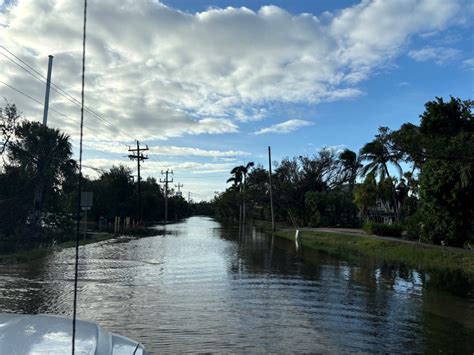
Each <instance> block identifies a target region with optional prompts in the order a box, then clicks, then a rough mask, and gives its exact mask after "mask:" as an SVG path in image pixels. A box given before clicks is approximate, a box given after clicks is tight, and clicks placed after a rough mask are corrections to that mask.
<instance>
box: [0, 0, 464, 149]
mask: <svg viewBox="0 0 474 355" xmlns="http://www.w3.org/2000/svg"><path fill="white" fill-rule="evenodd" d="M2 3H3V4H4V5H5V4H8V6H3V8H2V9H1V11H0V44H1V45H3V46H5V47H6V48H8V49H9V50H11V51H12V52H13V53H15V54H16V55H18V56H19V57H20V58H22V59H24V60H25V61H27V62H28V63H29V64H31V65H32V66H33V67H35V68H38V69H39V70H40V71H41V72H42V73H45V72H46V67H47V57H48V55H49V54H53V55H54V64H53V82H55V83H56V84H58V85H60V86H61V87H62V88H64V89H66V90H67V92H69V93H70V94H71V95H72V96H74V97H75V98H79V97H80V75H81V54H82V52H81V49H82V11H83V9H82V2H80V1H75V0H35V1H30V0H17V1H14V2H11V3H10V2H3V1H1V0H0V4H2ZM466 4H469V1H467V0H450V1H445V0H404V1H382V0H362V1H361V2H360V3H358V4H356V5H353V6H350V7H347V8H344V9H341V10H339V11H334V12H332V13H324V14H322V15H321V16H315V15H313V14H308V13H304V14H292V13H290V12H288V11H286V10H285V9H282V8H280V7H277V6H263V7H261V8H260V9H258V10H256V11H253V10H250V9H248V8H245V7H241V8H234V7H227V8H210V9H208V10H206V11H202V12H197V13H189V12H183V11H179V10H177V9H174V8H171V7H168V6H166V5H164V4H163V3H161V2H160V1H158V0H153V1H148V0H136V1H131V0H126V1H120V2H117V1H116V0H90V1H89V6H88V33H87V36H88V37H87V58H86V105H87V106H88V107H90V108H93V110H94V111H95V112H97V113H99V114H100V117H102V118H104V119H105V120H106V121H107V123H105V122H104V120H103V119H99V118H98V117H97V116H96V115H94V114H92V113H90V112H89V111H86V113H85V125H86V127H85V138H86V139H87V140H88V141H90V142H95V143H98V142H103V141H112V140H114V141H116V142H117V144H119V145H123V144H126V143H130V142H133V139H140V140H142V141H145V142H146V141H148V142H151V141H163V142H164V141H167V140H168V141H170V140H171V141H172V139H173V138H176V137H186V136H190V135H192V136H196V135H207V134H214V135H226V134H232V133H238V132H239V129H240V127H241V126H244V125H252V124H255V123H253V122H254V121H264V120H266V119H268V118H269V117H272V116H273V115H274V113H275V111H277V110H278V108H281V107H285V105H293V104H297V105H298V104H302V105H316V104H318V103H321V102H329V101H338V100H347V99H351V98H354V97H358V96H360V95H362V94H364V91H363V90H362V89H361V85H362V83H363V82H364V81H366V80H368V79H369V78H370V77H371V75H373V74H374V73H375V72H377V71H378V70H380V69H381V68H382V69H383V68H386V67H387V66H390V65H391V64H393V60H394V59H395V58H397V57H398V56H401V55H405V54H406V53H408V51H409V48H408V47H409V45H410V44H411V43H412V42H411V39H412V38H417V37H419V39H420V41H429V40H430V38H431V39H432V38H433V37H432V36H431V37H430V36H429V35H428V34H430V33H439V32H442V31H443V30H445V29H446V28H447V27H449V26H456V24H458V23H463V22H464V24H465V23H467V21H466V17H468V14H467V13H466V10H465V9H466ZM0 7H1V6H0ZM422 36H424V38H422ZM422 46H423V45H422ZM422 49H423V47H422ZM0 54H4V55H6V56H7V57H9V58H10V59H14V58H13V57H11V55H9V54H8V53H7V52H6V51H5V50H3V49H1V48H0ZM428 54H429V53H428ZM411 55H412V56H415V57H416V56H418V58H421V54H420V53H418V54H417V53H416V52H412V54H411ZM426 55H427V54H426V53H425V56H426ZM432 56H434V57H433V58H432V60H435V61H438V62H441V63H442V62H443V61H442V59H440V58H441V57H440V56H439V54H437V52H435V54H433V55H432ZM0 65H1V67H2V71H1V72H0V80H1V81H3V82H5V83H7V84H9V85H12V86H14V87H16V88H18V89H19V90H21V91H24V92H25V93H27V94H28V95H30V96H32V97H34V98H36V99H38V101H40V102H42V101H43V98H44V82H43V81H41V80H36V79H35V78H33V77H32V76H30V75H29V74H28V73H27V72H25V71H23V70H22V69H21V68H19V67H18V66H15V64H13V63H12V62H10V61H9V60H8V59H7V58H5V56H3V55H0ZM466 66H468V63H466ZM0 96H5V97H7V98H9V99H10V100H11V101H13V102H15V103H16V104H17V106H18V107H19V108H20V110H21V111H22V112H23V114H24V115H25V116H26V118H28V119H36V120H41V117H42V105H41V104H38V103H37V102H34V101H31V100H30V99H28V98H26V97H24V96H22V95H21V94H19V93H16V92H13V91H12V90H10V89H9V88H7V87H5V86H4V85H2V84H0ZM50 107H51V111H50V115H49V124H50V126H53V127H59V128H61V129H63V130H65V131H66V132H67V133H69V134H70V135H71V136H72V138H73V139H74V140H77V138H78V134H79V132H78V122H79V119H80V109H79V107H78V105H77V104H74V103H72V102H71V100H69V99H67V98H65V97H63V96H61V95H60V94H58V93H57V92H56V91H54V90H53V91H52V92H51V103H50ZM292 121H293V123H291V122H292ZM289 122H290V123H288V122H284V123H281V124H278V125H275V126H272V127H267V128H264V129H262V130H260V131H259V132H257V133H259V134H262V133H265V132H274V131H275V132H276V131H278V132H287V131H291V130H294V129H297V128H298V127H301V122H299V123H295V122H294V120H290V121H289ZM263 125H264V124H263ZM265 130H267V131H265ZM262 131H265V132H262ZM177 148H179V147H174V148H171V150H169V151H168V153H167V154H169V155H173V154H176V155H178V154H183V155H190V156H200V157H206V155H205V154H209V156H208V157H209V158H210V157H216V156H217V157H221V158H226V156H223V155H220V154H227V152H223V153H222V152H221V153H218V154H214V155H212V154H211V153H209V152H203V151H199V150H197V151H193V150H182V149H181V150H179V149H177ZM97 149H98V148H97ZM173 149H174V151H173ZM191 149H192V148H191ZM114 154H118V153H114ZM242 155H243V154H242Z"/></svg>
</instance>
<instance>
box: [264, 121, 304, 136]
mask: <svg viewBox="0 0 474 355" xmlns="http://www.w3.org/2000/svg"><path fill="white" fill-rule="evenodd" d="M312 124H313V122H311V121H305V120H288V121H285V122H281V123H277V124H274V125H272V126H270V127H266V128H262V129H261V130H259V131H257V132H255V134H264V133H278V134H286V133H291V132H294V131H296V130H297V129H299V128H301V127H305V126H311V125H312Z"/></svg>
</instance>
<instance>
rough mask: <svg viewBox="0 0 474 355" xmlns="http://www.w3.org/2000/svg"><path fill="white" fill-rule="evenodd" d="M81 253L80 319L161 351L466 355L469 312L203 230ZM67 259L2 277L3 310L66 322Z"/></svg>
mask: <svg viewBox="0 0 474 355" xmlns="http://www.w3.org/2000/svg"><path fill="white" fill-rule="evenodd" d="M156 229H157V234H159V235H157V236H155V237H147V238H141V239H136V238H122V239H119V240H115V241H105V242H102V243H98V244H94V245H88V246H86V247H84V248H81V266H80V283H79V284H80V290H79V305H80V308H79V310H78V314H79V316H80V317H82V318H84V319H92V320H96V321H98V322H99V323H100V324H101V325H103V326H105V327H106V328H108V329H110V330H112V331H115V332H118V333H121V334H124V335H126V336H129V337H131V338H135V339H137V340H139V341H141V342H143V343H144V344H145V345H146V346H147V348H148V349H149V350H151V352H152V353H154V352H158V351H164V352H176V351H194V352H212V351H214V352H223V351H226V352H229V351H231V352H246V351H252V352H256V351H265V352H269V351H273V352H287V351H312V352H341V351H342V352H345V351H362V352H367V351H377V352H405V351H413V352H432V351H439V350H442V351H449V352H451V351H452V350H456V351H460V352H472V351H473V350H474V349H473V346H472V345H471V344H470V342H471V339H474V324H473V319H474V302H473V299H472V298H460V297H455V296H452V295H449V294H446V293H441V292H439V291H437V290H436V289H434V288H430V287H427V286H426V285H427V283H428V279H429V278H427V276H426V275H423V274H418V273H417V272H416V271H415V270H411V269H407V268H399V267H398V268H397V267H393V266H389V265H377V264H374V263H371V262H369V261H368V262H367V263H363V264H353V263H347V262H345V261H342V260H338V259H335V258H332V257H330V256H328V255H326V254H323V253H318V252H316V251H314V250H308V249H305V248H302V247H301V246H299V247H298V249H297V248H296V245H295V243H294V242H291V241H287V240H283V239H280V238H275V237H272V236H267V235H264V234H262V233H259V232H257V231H256V230H254V229H250V230H248V231H247V230H246V233H244V234H243V235H242V236H240V237H239V233H238V228H234V227H232V226H222V225H221V224H219V223H217V222H216V221H214V220H212V219H209V218H201V217H194V218H190V219H188V220H186V221H184V222H181V223H177V224H173V225H168V226H166V227H164V226H157V227H156ZM72 272H73V250H72V249H68V250H63V251H61V252H57V253H54V254H53V255H50V256H49V257H47V258H45V259H42V260H40V261H36V262H34V263H31V264H27V265H2V266H1V267H0V292H1V299H0V308H1V310H2V311H9V312H22V313H23V312H24V313H36V312H45V313H59V314H71V312H72V310H71V304H72Z"/></svg>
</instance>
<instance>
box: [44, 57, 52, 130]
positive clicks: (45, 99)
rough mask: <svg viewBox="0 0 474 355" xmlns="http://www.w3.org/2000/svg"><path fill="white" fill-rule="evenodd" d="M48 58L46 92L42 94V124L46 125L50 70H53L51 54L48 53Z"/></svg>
mask: <svg viewBox="0 0 474 355" xmlns="http://www.w3.org/2000/svg"><path fill="white" fill-rule="evenodd" d="M48 58H49V60H48V77H47V79H46V94H45V96H44V112H43V125H45V126H47V125H48V108H49V90H50V88H51V71H52V70H53V56H52V55H49V57H48Z"/></svg>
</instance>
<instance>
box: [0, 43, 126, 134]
mask: <svg viewBox="0 0 474 355" xmlns="http://www.w3.org/2000/svg"><path fill="white" fill-rule="evenodd" d="M0 48H3V49H4V50H5V51H6V52H8V53H9V54H10V55H12V56H13V57H14V58H16V59H17V60H19V61H20V62H21V63H23V64H24V65H25V66H27V67H28V68H29V69H31V70H29V69H27V68H25V67H24V66H22V65H21V64H19V63H18V62H16V61H15V60H14V59H12V58H9V57H8V56H7V55H5V54H4V53H0V54H2V55H3V56H4V57H5V58H6V59H8V60H9V61H11V62H12V63H14V64H15V65H17V66H18V67H20V68H21V69H23V70H24V71H26V72H27V73H28V74H30V75H31V76H32V77H34V78H35V79H36V80H38V81H40V82H41V83H44V82H45V79H46V77H45V76H44V75H43V74H41V73H40V72H39V71H38V70H37V69H35V68H34V67H32V66H31V65H29V64H28V63H26V62H25V61H24V60H22V59H21V58H19V57H18V56H16V55H15V54H14V53H13V52H11V51H10V50H9V49H7V48H6V47H5V46H2V45H0ZM32 71H33V72H32ZM38 76H39V77H38ZM51 86H52V88H53V90H54V91H55V92H57V93H58V94H59V95H61V96H62V97H64V98H65V99H67V100H68V101H69V102H71V103H73V104H75V105H77V106H81V102H80V101H79V100H77V99H76V98H75V97H74V96H72V95H71V94H69V93H68V92H67V91H65V90H64V89H63V88H61V87H60V86H59V85H57V84H55V83H54V82H52V81H51ZM84 110H85V111H87V112H88V113H90V114H92V115H94V116H95V117H96V118H97V119H99V120H100V121H102V122H103V123H105V124H107V125H109V126H110V127H111V128H114V129H117V127H116V125H115V124H114V123H112V122H110V121H108V120H107V119H106V118H104V117H103V116H101V115H100V114H98V113H97V112H96V111H94V110H93V109H91V108H90V107H88V106H84ZM117 130H118V131H119V132H121V133H122V134H124V135H126V136H127V137H129V138H131V139H132V140H135V138H134V137H132V136H131V135H130V134H128V133H127V132H125V131H123V130H120V129H117Z"/></svg>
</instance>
